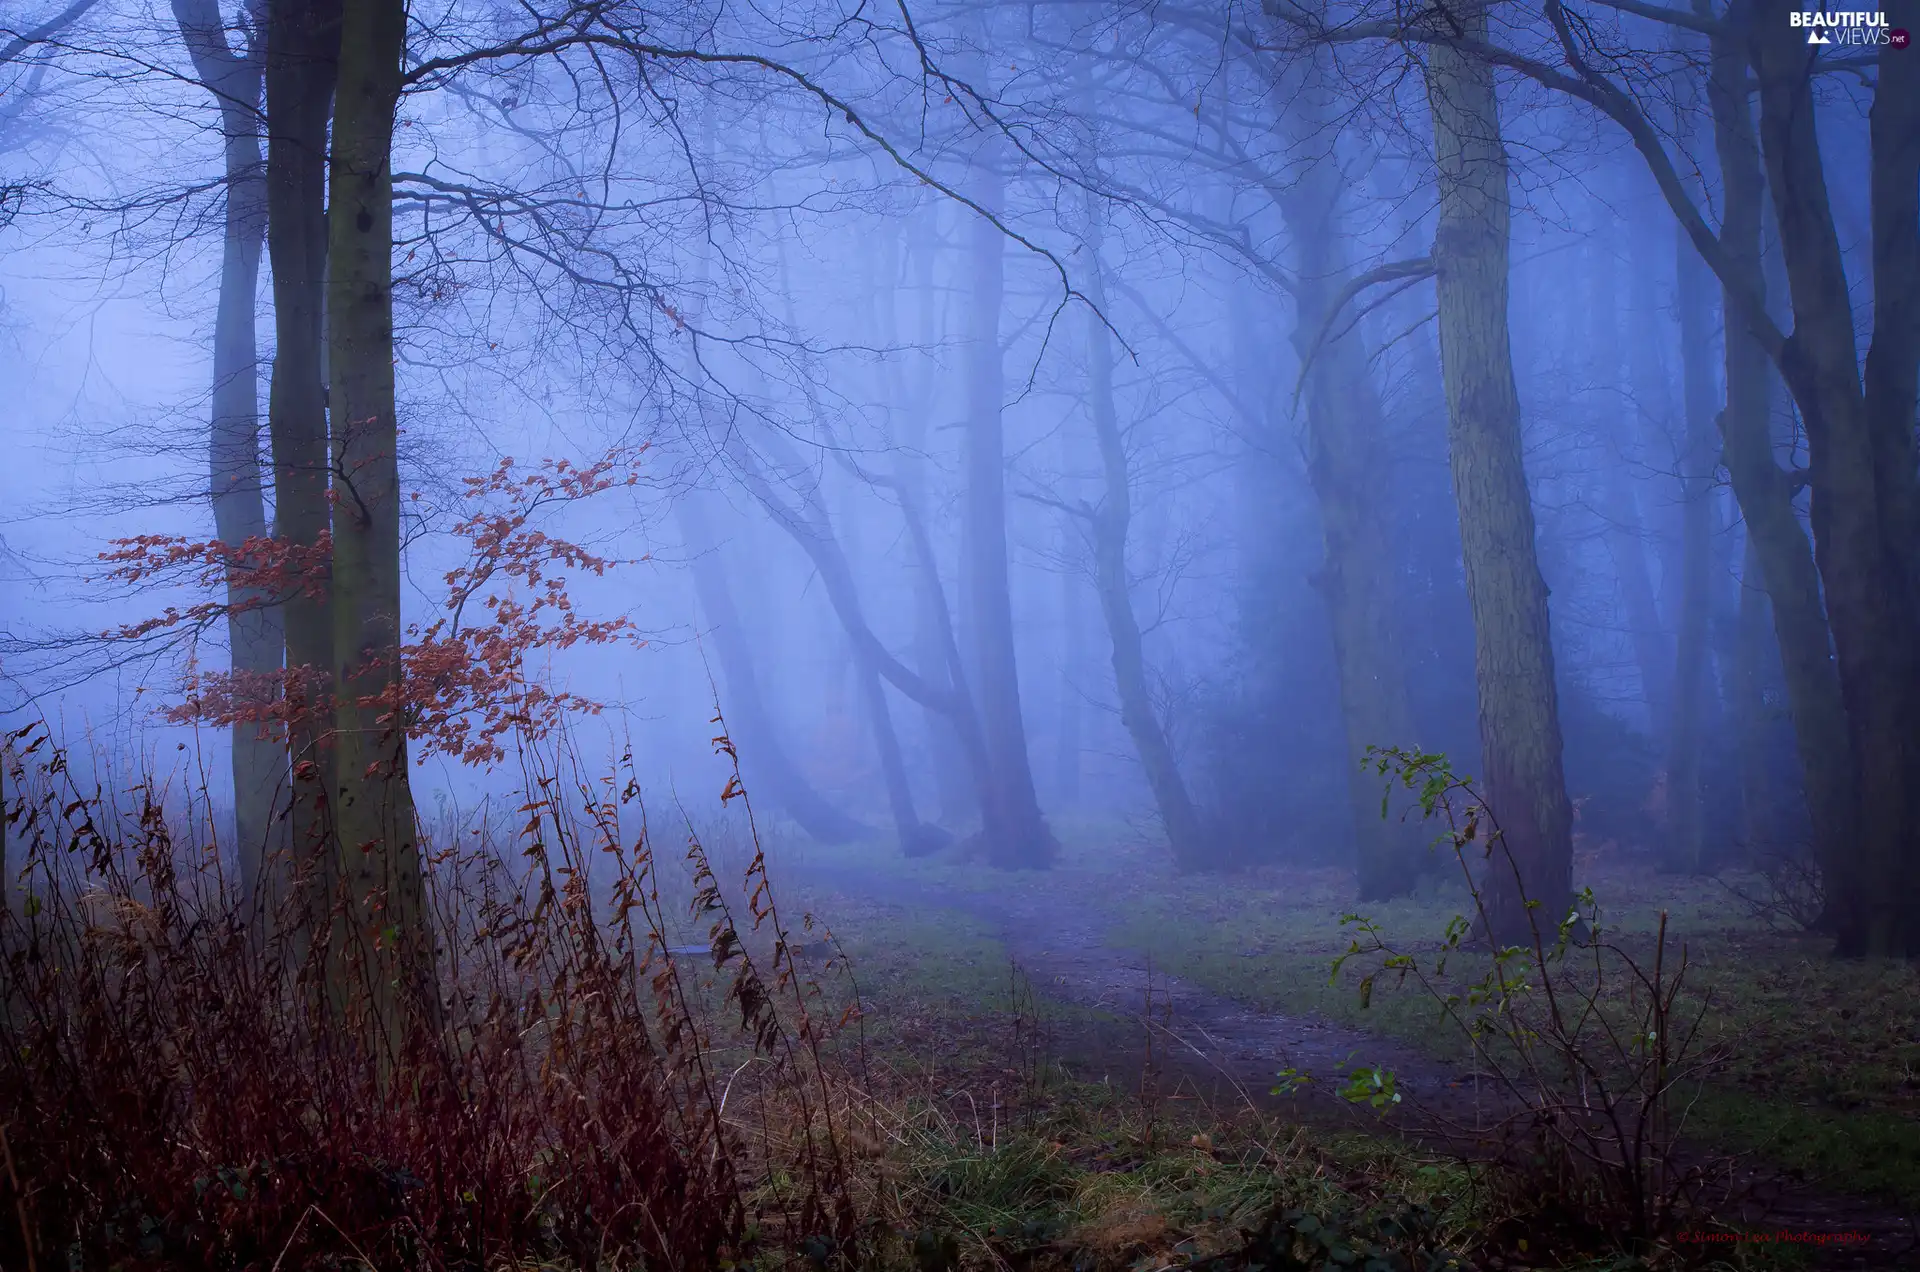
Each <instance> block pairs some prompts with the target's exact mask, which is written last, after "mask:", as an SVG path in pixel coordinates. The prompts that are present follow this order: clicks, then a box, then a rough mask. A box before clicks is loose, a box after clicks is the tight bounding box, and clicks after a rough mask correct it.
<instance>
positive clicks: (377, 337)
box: [327, 0, 438, 1048]
mask: <svg viewBox="0 0 1920 1272" xmlns="http://www.w3.org/2000/svg"><path fill="white" fill-rule="evenodd" d="M405 43H406V9H405V6H404V5H403V4H402V3H401V0H346V3H345V4H344V5H343V7H342V14H341V26H340V82H339V90H338V100H337V103H336V105H335V109H334V123H333V152H332V155H331V156H330V163H329V168H328V178H329V184H328V209H327V211H328V247H329V251H328V270H327V328H328V330H327V347H328V355H329V366H330V374H331V379H332V383H331V385H330V386H329V388H330V393H331V406H332V436H333V460H334V471H333V496H334V507H335V510H336V515H335V517H334V524H333V620H334V621H333V635H334V683H335V685H336V686H337V692H336V703H335V720H336V725H337V729H338V737H337V741H336V744H335V758H334V772H335V780H336V781H337V783H338V789H339V793H338V797H337V807H336V811H335V817H336V821H337V823H338V827H339V851H340V857H341V859H342V862H343V876H344V878H345V880H346V883H347V887H348V890H349V901H350V909H349V910H348V911H347V912H346V913H345V914H344V915H343V925H344V928H345V930H344V931H343V932H342V936H343V938H344V940H343V945H344V946H345V948H346V949H347V950H348V951H350V952H351V954H352V955H354V956H357V957H358V958H359V959H361V960H363V963H362V967H363V969H364V970H363V975H364V977H365V987H366V991H367V994H368V1007H369V1008H370V1010H371V1011H372V1013H373V1015H374V1020H373V1024H374V1025H375V1027H376V1028H378V1029H380V1031H381V1037H382V1038H383V1040H384V1042H385V1045H386V1046H387V1047H388V1048H393V1047H397V1046H399V1045H401V1043H402V1042H403V1041H404V1040H405V1039H407V1038H408V1037H409V1035H410V1033H411V1030H412V1027H413V1026H414V1025H415V1024H417V1023H419V1022H420V1021H422V1020H423V1019H426V1018H430V1017H431V1015H432V1014H434V1013H435V1012H436V1010H437V1000H438V991H437V987H436V986H435V984H434V946H433V935H432V932H431V930H430V928H429V923H428V913H427V908H426V895H425V884H424V879H423V877H422V873H421V862H420V845H419V837H418V827H417V824H416V819H415V815H414V806H413V794H412V789H411V786H410V784H409V780H408V772H407V734H406V711H407V704H406V701H405V685H404V680H403V676H402V668H401V643H402V639H403V631H402V627H401V614H400V473H399V464H398V458H397V454H396V452H397V449H398V445H399V423H398V419H397V414H396V406H395V399H394V371H393V366H394V344H393V169H392V164H391V155H392V145H393V129H394V116H395V112H396V111H397V109H398V106H399V99H400V84H401V79H400V72H401V68H400V63H401V56H402V54H403V52H404V49H405Z"/></svg>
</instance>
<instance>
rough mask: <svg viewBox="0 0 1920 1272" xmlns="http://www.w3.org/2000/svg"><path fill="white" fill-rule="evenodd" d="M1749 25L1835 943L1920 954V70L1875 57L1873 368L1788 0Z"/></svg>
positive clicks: (1852, 949)
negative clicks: (1817, 661) (1821, 757)
mask: <svg viewBox="0 0 1920 1272" xmlns="http://www.w3.org/2000/svg"><path fill="white" fill-rule="evenodd" d="M1748 34H1749V38H1750V47H1751V49H1752V56H1753V65H1754V70H1755V74H1756V77H1757V79H1758V82H1759V86H1760V139H1761V154H1762V157H1763V159H1764V161H1765V164H1766V169H1767V178H1768V185H1769V187H1770V189H1771V190H1772V193H1773V203H1774V209H1775V212H1776V214H1777V215H1778V217H1779V222H1780V239H1781V246H1782V254H1783V256H1784V257H1785V260H1786V267H1787V279H1788V284H1789V286H1790V288H1791V290H1792V293H1793V311H1794V325H1793V334H1792V335H1791V336H1789V337H1788V338H1787V339H1786V341H1785V345H1784V348H1783V350H1782V355H1781V360H1780V367H1781V374H1782V376H1783V377H1784V378H1785V380H1786V382H1787V385H1788V387H1789V389H1791V390H1792V392H1793V395H1794V399H1795V401H1796V402H1797V403H1798V404H1799V406H1800V413H1801V418H1802V420H1803V422H1804V424H1805V427H1806V435H1807V448H1808V460H1809V470H1808V477H1809V482H1810V485H1811V488H1812V519H1813V530H1814V551H1815V556H1816V560H1817V561H1818V562H1819V566H1820V577H1821V582H1822V583H1823V585H1824V592H1825V596H1826V602H1827V615H1828V621H1829V625H1830V626H1831V629H1832V632H1833V644H1834V652H1835V656H1836V658H1835V661H1836V665H1837V668H1838V671H1839V678H1840V691H1841V698H1842V701H1843V702H1844V703H1845V706H1846V715H1847V725H1848V732H1849V736H1850V740H1851V741H1852V744H1853V760H1854V771H1855V781H1856V789H1857V791H1858V794H1859V819H1858V821H1857V822H1856V824H1855V832H1856V834H1855V839H1854V845H1855V847H1854V851H1853V852H1852V853H1850V854H1847V855H1846V856H1845V857H1844V858H1843V865H1844V869H1843V870H1842V872H1841V873H1840V875H1839V877H1838V878H1837V879H1835V880H1834V881H1833V882H1834V883H1835V884H1837V888H1836V889H1834V891H1835V894H1836V895H1837V896H1838V898H1839V905H1838V906H1837V907H1836V908H1835V915H1834V917H1835V919H1836V922H1837V933H1836V934H1837V937H1838V947H1839V951H1840V953H1842V954H1844V955H1905V954H1920V914H1916V913H1915V911H1916V907H1915V904H1914V901H1915V896H1914V892H1915V890H1916V888H1920V730H1916V729H1915V728H1914V723H1913V722H1914V721H1915V720H1917V719H1920V601H1917V599H1916V598H1917V596H1920V592H1917V591H1916V554H1917V553H1920V474H1916V471H1915V452H1914V436H1913V417H1914V405H1915V368H1916V359H1917V358H1920V308H1917V307H1920V298H1916V295H1915V292H1916V291H1917V290H1920V226H1916V224H1915V222H1916V220H1917V219H1920V217H1916V200H1917V199H1920V195H1916V193H1915V186H1916V183H1920V70H1916V68H1915V67H1914V66H1913V65H1912V59H1911V58H1903V57H1897V56H1895V57H1889V58H1886V59H1883V60H1882V64H1881V68H1880V69H1881V75H1880V79H1879V82H1878V88H1877V90H1876V93H1875V100H1874V106H1873V115H1872V122H1871V142H1872V151H1873V159H1872V180H1873V217H1874V227H1873V228H1874V236H1873V237H1874V242H1873V261H1874V320H1873V333H1874V334H1873V344H1872V346H1871V347H1870V348H1869V350H1868V353H1867V358H1866V376H1865V381H1864V384H1863V382H1862V379H1861V375H1860V371H1859V368H1860V361H1859V352H1858V346H1857V344H1856V341H1855V336H1854V321H1853V307H1852V295H1851V291H1850V286H1849V282H1848V279H1847V276H1846V270H1845V265H1844V261H1843V259H1842V256H1841V250H1840V241H1839V235H1838V233H1837V231H1836V229H1835V226H1834V221H1833V212H1832V208H1831V206H1830V205H1829V203H1828V201H1827V190H1826V177H1825V166H1824V161H1823V158H1822V155H1821V148H1820V141H1819V135H1818V132H1817V129H1816V126H1815V117H1816V112H1815V108H1814V102H1813V89H1812V73H1813V54H1812V53H1810V52H1809V50H1808V48H1807V46H1806V45H1805V44H1804V43H1803V42H1802V41H1800V40H1799V39H1798V38H1797V32H1794V31H1792V30H1791V29H1790V28H1789V27H1788V25H1787V23H1786V21H1785V9H1784V7H1783V5H1781V4H1778V3H1765V4H1762V5H1760V6H1758V8H1757V11H1756V13H1755V20H1754V22H1753V23H1752V25H1751V28H1750V30H1749V32H1748ZM1771 578H1772V574H1771V572H1770V571H1769V579H1771Z"/></svg>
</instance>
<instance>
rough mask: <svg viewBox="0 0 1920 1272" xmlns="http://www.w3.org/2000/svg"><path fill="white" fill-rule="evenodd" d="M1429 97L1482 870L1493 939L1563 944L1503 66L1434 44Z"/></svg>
mask: <svg viewBox="0 0 1920 1272" xmlns="http://www.w3.org/2000/svg"><path fill="white" fill-rule="evenodd" d="M1461 21H1462V22H1463V24H1464V26H1465V29H1466V34H1467V36H1468V38H1470V39H1475V40H1484V39H1485V38H1486V15H1485V11H1484V9H1479V8H1475V9H1472V10H1470V11H1468V12H1467V13H1465V14H1464V15H1461ZM1427 100H1428V103H1429V106H1430V108H1431V110H1432V113H1433V131H1434V152H1435V157H1436V159H1437V161H1438V168H1439V193H1440V214H1439V223H1438V225H1437V226H1436V228H1435V233H1434V245H1433V260H1434V265H1435V266H1436V268H1437V270H1438V275H1437V280H1438V292H1439V302H1440V303H1439V321H1440V360H1441V371H1442V378H1443V380H1444V381H1445V385H1446V394H1447V417H1448V438H1449V441H1450V442H1451V446H1452V467H1453V485H1454V495H1455V498H1456V499H1457V501H1458V503H1459V509H1460V539H1461V547H1462V550H1463V553H1464V556H1465V559H1466V569H1467V599H1468V602H1469V604H1470V606H1471V607H1472V610H1473V620H1474V670H1475V675H1476V679H1477V682H1478V685H1479V694H1480V740H1481V747H1482V764H1483V765H1484V766H1485V769H1486V779H1485V780H1486V789H1485V792H1484V794H1485V796H1486V798H1487V801H1488V804H1489V806H1490V807H1491V808H1492V810H1493V813H1494V815H1495V817H1496V818H1497V819H1498V821H1499V824H1500V827H1501V832H1502V835H1503V837H1504V839H1503V843H1502V844H1501V845H1499V846H1498V848H1497V849H1496V851H1495V853H1494V854H1493V857H1492V859H1491V862H1490V865H1489V869H1488V871H1487V873H1486V875H1485V876H1484V885H1483V889H1482V892H1483V897H1482V903H1483V905H1484V907H1485V925H1484V927H1485V930H1484V933H1483V935H1484V936H1486V937H1487V938H1489V939H1491V940H1493V941H1495V942H1498V943H1529V942H1531V940H1532V939H1533V935H1534V933H1535V931H1536V929H1537V930H1538V931H1539V933H1540V935H1541V936H1542V937H1543V938H1544V939H1546V940H1548V941H1551V940H1552V939H1553V932H1554V928H1555V925H1557V924H1558V922H1559V921H1560V919H1561V918H1562V917H1563V916H1564V915H1565V913H1566V907H1567V905H1568V903H1569V901H1570V900H1571V896H1572V873H1573V869H1572V867H1573V840H1572V830H1573V810H1572V807H1571V805H1570V803H1569V802H1568V799H1567V788H1566V780H1565V777H1564V774H1563V773H1562V770H1561V749H1562V744H1561V734H1560V714H1559V700H1558V693H1557V690H1556V687H1555V684H1554V674H1553V645H1552V642H1551V640H1550V639H1549V634H1548V627H1547V586H1546V582H1545V580H1544V579H1542V577H1541V575H1540V565H1539V560H1538V557H1537V555H1536V552H1535V545H1534V520H1533V505H1532V501H1531V497H1530V496H1529V494H1528V490H1527V478H1526V471H1525V468H1524V466H1523V463H1522V458H1521V442H1520V402H1519V395H1518V392H1517V390H1516V388H1515V385H1514V379H1513V354H1512V348H1511V344H1510V341H1509V334H1508V330H1507V286H1508V268H1509V266H1508V250H1509V249H1508V225H1509V218H1510V215H1511V213H1510V209H1509V205H1508V194H1507V154H1506V148H1505V143H1504V142H1503V141H1502V139H1501V135H1500V121H1499V112H1498V106H1497V103H1496V100H1495V97H1494V88H1493V73H1492V69H1491V68H1490V67H1489V66H1487V65H1486V64H1485V63H1483V62H1481V61H1479V60H1477V59H1475V58H1471V57H1468V56H1466V55H1464V54H1462V53H1460V52H1458V51H1456V50H1454V49H1452V48H1448V47H1445V46H1435V47H1434V48H1433V49H1432V50H1431V51H1430V53H1429V56H1428V63H1427ZM1499 848H1503V849H1504V851H1500V850H1499ZM1508 859H1510V863H1511V864H1510V866H1509V861H1508ZM1536 905H1537V907H1538V909H1537V910H1536V909H1535V908H1534V907H1535V906H1536Z"/></svg>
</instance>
